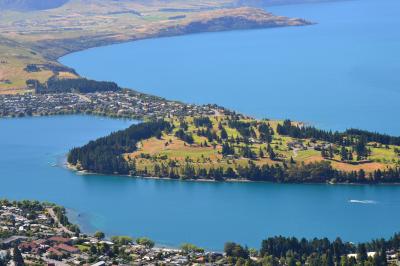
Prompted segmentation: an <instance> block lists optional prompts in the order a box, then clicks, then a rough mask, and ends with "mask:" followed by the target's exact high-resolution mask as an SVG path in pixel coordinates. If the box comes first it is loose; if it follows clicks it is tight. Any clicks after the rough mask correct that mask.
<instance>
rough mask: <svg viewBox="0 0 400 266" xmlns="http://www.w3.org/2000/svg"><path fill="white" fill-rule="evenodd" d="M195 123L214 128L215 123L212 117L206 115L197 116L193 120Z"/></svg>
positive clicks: (196, 125)
mask: <svg viewBox="0 0 400 266" xmlns="http://www.w3.org/2000/svg"><path fill="white" fill-rule="evenodd" d="M193 123H194V125H195V127H206V128H212V127H213V123H212V121H211V119H210V118H209V117H207V116H204V117H195V118H194V120H193Z"/></svg>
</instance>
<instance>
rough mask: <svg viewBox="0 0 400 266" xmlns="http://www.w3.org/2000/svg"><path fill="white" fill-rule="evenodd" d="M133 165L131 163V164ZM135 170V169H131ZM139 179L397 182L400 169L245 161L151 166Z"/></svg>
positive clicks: (399, 180) (326, 162)
mask: <svg viewBox="0 0 400 266" xmlns="http://www.w3.org/2000/svg"><path fill="white" fill-rule="evenodd" d="M133 164H134V162H133ZM132 168H135V169H136V167H132ZM135 174H136V175H139V176H158V177H161V178H162V177H165V178H173V179H210V180H216V181H224V180H226V179H246V180H250V181H267V182H276V183H327V182H334V183H335V182H337V183H365V184H373V183H396V182H400V169H399V168H389V169H386V170H376V171H374V172H371V173H368V174H367V173H366V172H365V171H364V170H360V171H353V172H344V171H339V170H336V169H334V168H333V167H332V166H331V163H330V162H328V161H322V162H314V163H309V164H290V165H286V164H283V165H280V164H275V165H268V164H265V165H262V166H259V165H256V164H254V163H253V162H252V161H249V164H248V165H247V166H241V165H235V166H232V167H227V168H222V167H209V168H206V167H202V166H201V165H199V164H196V163H192V162H186V163H185V164H184V165H179V164H177V163H155V164H154V168H153V169H149V168H145V169H144V170H143V169H141V170H136V171H135Z"/></svg>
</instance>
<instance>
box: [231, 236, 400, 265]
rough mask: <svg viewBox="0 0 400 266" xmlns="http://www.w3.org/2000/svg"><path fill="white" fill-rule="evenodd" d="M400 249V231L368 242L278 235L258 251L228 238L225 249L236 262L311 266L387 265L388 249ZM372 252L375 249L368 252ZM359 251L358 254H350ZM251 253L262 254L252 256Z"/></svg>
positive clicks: (265, 242) (243, 263) (392, 250)
mask: <svg viewBox="0 0 400 266" xmlns="http://www.w3.org/2000/svg"><path fill="white" fill-rule="evenodd" d="M399 249H400V234H395V235H394V236H393V237H391V238H390V239H389V240H385V239H378V240H373V241H371V242H367V243H359V244H354V243H349V242H344V241H342V240H341V239H340V238H337V239H335V240H334V241H331V240H329V239H327V238H322V239H318V238H314V239H311V240H307V239H305V238H302V239H297V238H295V237H283V236H276V237H270V238H267V239H265V240H263V241H262V243H261V249H260V250H259V251H255V250H252V249H248V248H247V247H242V246H241V245H239V244H236V243H232V242H228V243H226V244H225V247H224V251H225V253H226V255H227V256H228V257H230V258H231V262H232V264H233V263H235V264H236V265H268V266H270V265H271V266H275V265H276V266H278V265H288V266H295V265H311V266H320V265H324V266H335V265H340V266H353V265H354V266H355V265H363V266H367V265H368V266H369V265H371V266H386V265H388V260H387V253H388V252H389V251H390V252H397V251H398V250H399ZM368 252H375V255H374V256H368ZM349 254H355V256H348V255H349ZM250 256H257V257H259V258H261V260H259V261H254V260H250V259H249V257H250Z"/></svg>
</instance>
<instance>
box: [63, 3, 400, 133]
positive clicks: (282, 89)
mask: <svg viewBox="0 0 400 266" xmlns="http://www.w3.org/2000/svg"><path fill="white" fill-rule="evenodd" d="M268 10H270V11H272V12H273V13H275V14H278V15H287V16H291V17H301V18H305V19H307V20H310V21H313V22H316V23H318V24H316V25H313V26H307V27H287V28H275V29H263V30H250V31H234V32H224V33H210V34H197V35H190V36H181V37H173V38H162V39H150V40H143V41H138V42H132V43H126V44H120V45H112V46H107V47H101V48H95V49H90V50H86V51H83V52H79V53H74V54H71V55H68V56H66V57H64V58H62V59H61V62H62V63H64V64H66V65H68V66H71V67H73V68H75V69H76V70H77V71H78V72H79V73H80V74H82V75H83V76H86V77H90V78H93V79H98V80H112V81H116V82H118V83H119V84H120V85H122V86H125V87H129V88H135V89H138V90H140V91H143V92H148V93H152V94H155V95H160V96H164V97H166V98H169V99H178V100H183V101H186V102H192V103H217V104H221V105H223V106H226V107H229V108H232V109H234V110H237V111H240V112H243V113H246V114H250V115H253V116H256V117H258V118H265V117H267V118H290V119H292V120H301V121H305V122H310V123H313V124H314V125H317V126H318V127H322V128H327V129H340V130H342V129H346V128H350V127H357V128H363V129H368V130H374V131H375V130H376V131H380V132H387V133H390V134H395V135H400V123H398V115H399V108H398V107H399V100H400V75H399V74H398V73H400V49H399V47H400V34H399V28H400V15H399V10H400V1H398V0H358V1H343V2H332V3H324V4H305V5H291V6H280V7H270V8H268Z"/></svg>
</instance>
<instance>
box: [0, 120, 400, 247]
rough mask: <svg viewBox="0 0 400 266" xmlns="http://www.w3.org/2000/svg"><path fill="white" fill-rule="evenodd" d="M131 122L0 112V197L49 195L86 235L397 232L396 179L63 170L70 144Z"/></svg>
mask: <svg viewBox="0 0 400 266" xmlns="http://www.w3.org/2000/svg"><path fill="white" fill-rule="evenodd" d="M132 123H134V121H126V120H113V119H107V118H100V117H90V116H58V117H39V118H21V119H0V129H1V130H0V198H10V199H38V200H46V201H52V202H56V203H58V204H61V205H64V206H66V207H67V208H68V209H71V210H72V214H73V215H72V216H73V218H74V221H78V222H79V223H80V224H81V227H82V229H83V230H84V231H85V232H94V231H95V230H102V231H104V232H106V233H107V235H109V236H111V235H131V236H148V237H151V238H152V239H154V240H155V241H157V242H158V243H160V244H162V245H167V246H179V245H180V244H181V243H183V242H191V243H195V244H197V245H199V246H202V247H205V248H208V249H212V250H221V249H222V248H223V244H224V242H226V241H237V242H240V243H243V244H247V245H249V246H250V247H259V245H260V241H261V240H262V239H264V238H265V237H267V236H274V235H279V234H282V235H287V236H298V237H307V238H310V237H322V236H327V237H330V238H335V237H336V236H341V237H342V238H343V239H346V240H349V241H363V240H370V239H371V238H376V237H388V236H390V235H392V234H393V233H394V232H397V231H400V227H399V222H398V221H399V220H400V197H399V195H400V186H383V185H382V186H356V185H335V186H332V185H282V184H269V183H205V182H199V183H195V182H179V181H166V180H164V181H163V180H145V179H134V178H128V177H117V176H99V175H78V174H76V173H75V172H72V171H69V170H67V169H65V167H63V162H64V160H65V154H66V153H67V151H68V150H69V149H70V148H72V147H75V146H79V145H82V144H84V143H86V142H87V141H89V140H92V139H94V138H97V137H100V136H104V135H106V134H108V133H110V132H112V131H115V130H118V129H123V128H126V127H128V126H129V125H130V124H132Z"/></svg>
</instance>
